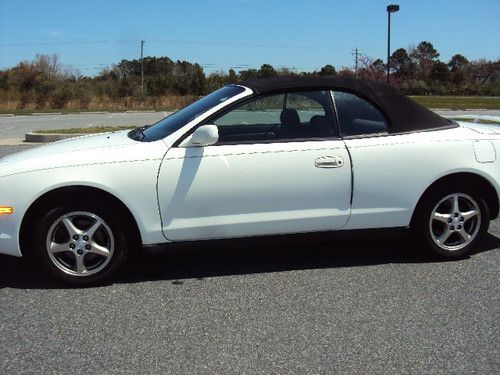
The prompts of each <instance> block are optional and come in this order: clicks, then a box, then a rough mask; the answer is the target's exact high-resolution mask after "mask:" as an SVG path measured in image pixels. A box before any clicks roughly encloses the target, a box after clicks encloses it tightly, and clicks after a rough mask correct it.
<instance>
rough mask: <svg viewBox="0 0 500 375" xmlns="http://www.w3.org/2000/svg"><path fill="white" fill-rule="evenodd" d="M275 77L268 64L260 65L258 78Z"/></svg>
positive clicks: (273, 70)
mask: <svg viewBox="0 0 500 375" xmlns="http://www.w3.org/2000/svg"><path fill="white" fill-rule="evenodd" d="M277 75H278V73H276V70H275V69H274V68H273V66H272V65H270V64H262V66H261V67H260V69H259V77H260V78H268V77H275V76H277Z"/></svg>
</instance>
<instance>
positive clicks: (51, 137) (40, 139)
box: [24, 133, 88, 143]
mask: <svg viewBox="0 0 500 375" xmlns="http://www.w3.org/2000/svg"><path fill="white" fill-rule="evenodd" d="M83 135H88V134H82V133H77V134H61V133H54V134H39V133H26V134H25V135H24V141H25V142H32V143H47V142H55V141H60V140H63V139H68V138H75V137H81V136H83Z"/></svg>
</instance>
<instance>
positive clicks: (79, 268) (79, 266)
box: [76, 255, 87, 273]
mask: <svg viewBox="0 0 500 375" xmlns="http://www.w3.org/2000/svg"><path fill="white" fill-rule="evenodd" d="M85 271H87V267H85V263H84V261H83V256H82V255H77V256H76V272H78V273H84V272H85Z"/></svg>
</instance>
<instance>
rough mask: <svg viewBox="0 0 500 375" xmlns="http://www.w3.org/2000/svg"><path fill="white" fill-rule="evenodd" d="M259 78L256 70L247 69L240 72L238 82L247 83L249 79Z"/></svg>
mask: <svg viewBox="0 0 500 375" xmlns="http://www.w3.org/2000/svg"><path fill="white" fill-rule="evenodd" d="M258 77H259V71H258V70H257V69H247V70H241V71H240V80H242V81H247V80H249V79H255V78H258Z"/></svg>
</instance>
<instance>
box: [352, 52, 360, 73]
mask: <svg viewBox="0 0 500 375" xmlns="http://www.w3.org/2000/svg"><path fill="white" fill-rule="evenodd" d="M351 55H353V56H354V77H357V76H358V48H357V47H356V49H355V50H354V52H352V53H351Z"/></svg>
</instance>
